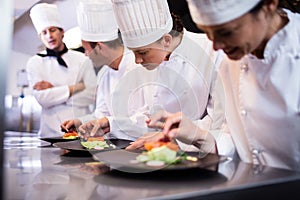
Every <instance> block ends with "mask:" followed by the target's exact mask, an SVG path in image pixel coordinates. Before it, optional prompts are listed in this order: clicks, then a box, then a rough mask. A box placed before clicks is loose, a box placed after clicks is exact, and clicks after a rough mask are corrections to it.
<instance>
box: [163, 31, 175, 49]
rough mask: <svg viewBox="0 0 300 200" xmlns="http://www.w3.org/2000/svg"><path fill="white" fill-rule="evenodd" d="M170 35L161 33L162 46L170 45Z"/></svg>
mask: <svg viewBox="0 0 300 200" xmlns="http://www.w3.org/2000/svg"><path fill="white" fill-rule="evenodd" d="M172 39H173V38H172V36H171V35H170V34H168V33H167V34H164V35H163V38H162V43H163V46H164V47H166V48H168V47H170V46H171V43H172Z"/></svg>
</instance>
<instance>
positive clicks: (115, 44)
mask: <svg viewBox="0 0 300 200" xmlns="http://www.w3.org/2000/svg"><path fill="white" fill-rule="evenodd" d="M89 43H90V45H91V47H92V48H93V49H94V48H95V47H96V46H97V42H89ZM102 43H103V44H105V45H107V46H109V47H110V48H112V49H116V48H118V47H120V46H123V41H122V37H121V33H120V31H119V32H118V38H117V39H115V40H112V41H108V42H102Z"/></svg>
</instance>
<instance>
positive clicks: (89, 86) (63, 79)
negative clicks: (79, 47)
mask: <svg viewBox="0 0 300 200" xmlns="http://www.w3.org/2000/svg"><path fill="white" fill-rule="evenodd" d="M30 17H31V20H32V22H33V25H34V27H35V29H36V31H37V34H38V36H39V38H40V39H41V41H42V42H43V44H44V45H45V47H46V50H44V51H42V52H40V53H38V54H37V55H34V56H32V57H31V58H30V59H29V60H28V62H27V67H26V68H27V72H28V79H29V85H30V87H31V88H32V90H33V91H32V93H33V95H34V97H35V98H36V99H37V101H38V102H39V104H40V105H41V106H42V113H41V119H40V130H39V136H41V137H54V136H62V135H63V133H62V131H61V128H60V125H61V123H62V122H63V121H64V120H66V119H70V118H75V117H78V116H82V115H85V114H87V113H89V112H90V109H89V106H90V105H91V104H94V103H95V90H96V84H97V79H96V74H95V70H94V68H93V64H92V62H91V61H90V60H89V59H88V58H87V57H85V55H84V54H83V53H81V52H77V51H73V50H70V49H68V48H67V47H66V45H65V44H64V43H63V37H64V29H63V26H62V24H61V21H60V17H59V12H58V8H57V6H56V5H54V4H47V3H40V4H36V5H35V6H33V7H32V9H31V10H30Z"/></svg>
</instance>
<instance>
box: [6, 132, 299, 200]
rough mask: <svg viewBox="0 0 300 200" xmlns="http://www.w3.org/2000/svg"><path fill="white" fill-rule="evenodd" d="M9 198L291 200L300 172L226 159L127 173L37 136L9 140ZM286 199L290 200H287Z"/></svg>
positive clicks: (17, 135) (12, 135)
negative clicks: (211, 166) (209, 165)
mask: <svg viewBox="0 0 300 200" xmlns="http://www.w3.org/2000/svg"><path fill="white" fill-rule="evenodd" d="M4 156H5V157H4V175H5V177H4V183H5V188H4V190H5V198H4V199H6V200H19V199H20V200H21V199H22V200H23V199H30V200H34V199H39V200H40V199H43V200H44V199H49V200H50V199H58V200H62V199H65V200H66V199H76V200H81V199H82V200H86V199H99V200H103V199H107V200H114V199H116V200H119V199H124V200H127V199H130V200H131V199H186V198H188V199H202V198H203V199H255V198H259V197H260V198H259V199H261V198H262V197H265V198H272V199H283V198H284V199H291V198H292V196H293V195H294V196H295V195H299V194H300V191H299V189H300V187H299V183H300V174H299V173H296V172H292V171H287V170H281V169H275V168H268V167H255V166H252V165H247V164H245V163H242V162H238V161H226V162H224V163H222V164H220V165H219V166H218V171H214V170H203V169H193V170H179V171H169V172H167V171H163V172H154V173H144V174H136V173H125V172H120V171H116V170H111V169H109V168H108V167H106V166H105V165H104V164H103V163H101V162H98V161H96V160H94V159H93V157H91V156H88V154H74V153H72V152H71V153H70V152H65V151H63V150H61V149H59V148H55V147H53V146H49V143H47V142H44V141H40V140H39V139H37V138H36V135H35V134H25V133H7V134H6V136H5V139H4ZM285 197H286V198H285Z"/></svg>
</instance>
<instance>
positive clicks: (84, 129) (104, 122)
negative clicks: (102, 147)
mask: <svg viewBox="0 0 300 200" xmlns="http://www.w3.org/2000/svg"><path fill="white" fill-rule="evenodd" d="M109 131H110V126H109V121H108V119H107V118H106V117H103V118H101V119H96V120H92V121H89V122H87V123H85V124H82V125H81V126H79V134H80V135H81V136H82V137H84V138H85V139H87V138H88V137H97V136H99V137H100V136H103V135H104V134H106V133H108V132H109Z"/></svg>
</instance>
